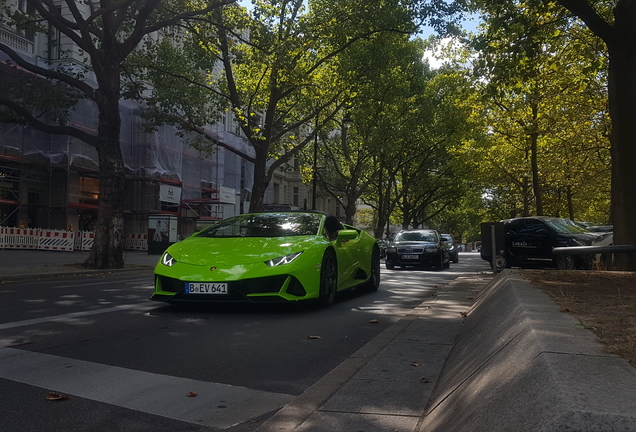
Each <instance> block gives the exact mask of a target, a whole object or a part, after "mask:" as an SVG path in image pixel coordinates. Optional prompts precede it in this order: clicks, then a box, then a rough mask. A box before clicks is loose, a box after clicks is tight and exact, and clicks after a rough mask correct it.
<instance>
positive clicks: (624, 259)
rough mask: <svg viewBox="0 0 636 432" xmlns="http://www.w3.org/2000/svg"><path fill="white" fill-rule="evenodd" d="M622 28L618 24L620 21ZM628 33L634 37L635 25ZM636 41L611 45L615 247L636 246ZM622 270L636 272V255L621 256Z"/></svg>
mask: <svg viewBox="0 0 636 432" xmlns="http://www.w3.org/2000/svg"><path fill="white" fill-rule="evenodd" d="M617 26H618V20H617ZM628 26H630V28H629V29H626V30H625V31H626V33H628V34H631V35H634V34H636V31H635V30H634V28H633V23H632V22H630V23H629V24H628ZM631 40H634V39H633V38H631V39H629V41H628V40H627V39H622V40H619V41H616V42H615V43H614V44H611V45H609V52H610V63H609V78H608V88H609V101H610V103H609V111H610V117H611V118H612V135H611V138H610V142H611V145H612V149H611V153H612V204H611V210H610V212H611V214H612V218H613V222H614V244H617V245H636V223H634V218H636V178H635V177H636V176H635V173H636V170H634V161H635V160H636V122H635V121H634V119H635V118H636V47H635V46H634V44H633V43H631ZM616 266H617V269H618V270H631V271H634V270H636V254H618V255H617V256H616Z"/></svg>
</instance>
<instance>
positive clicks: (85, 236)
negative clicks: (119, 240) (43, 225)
mask: <svg viewBox="0 0 636 432" xmlns="http://www.w3.org/2000/svg"><path fill="white" fill-rule="evenodd" d="M94 241H95V233H94V232H92V231H78V232H74V231H64V230H50V229H39V228H10V227H0V249H31V250H50V251H64V252H72V251H74V250H78V251H88V250H91V248H92V247H93V242H94ZM125 248H126V249H127V250H141V251H145V250H148V234H127V235H126V243H125Z"/></svg>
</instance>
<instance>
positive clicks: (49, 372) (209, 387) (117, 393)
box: [0, 348, 295, 429]
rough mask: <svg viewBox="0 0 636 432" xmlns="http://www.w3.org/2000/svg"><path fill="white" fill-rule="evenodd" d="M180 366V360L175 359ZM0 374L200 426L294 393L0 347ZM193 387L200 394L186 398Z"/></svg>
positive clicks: (226, 421)
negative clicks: (255, 388) (180, 376)
mask: <svg viewBox="0 0 636 432" xmlns="http://www.w3.org/2000/svg"><path fill="white" fill-rule="evenodd" d="M175 367H178V363H177V364H175ZM0 377H1V378H5V379H8V380H12V381H17V382H21V383H24V384H28V385H32V386H36V387H42V388H44V389H47V390H49V391H55V392H58V393H62V394H65V395H69V396H77V397H82V398H86V399H90V400H94V401H98V402H103V403H108V404H111V405H116V406H120V407H124V408H128V409H133V410H137V411H141V412H144V413H148V414H153V415H158V416H162V417H167V418H171V419H176V420H180V421H184V422H189V423H195V424H198V425H204V426H210V427H216V428H220V429H225V428H228V427H231V426H234V425H236V424H239V423H242V422H244V421H247V420H249V419H252V418H255V417H258V416H260V415H263V414H266V413H268V412H270V411H273V410H275V409H277V408H280V407H282V406H283V405H286V404H287V403H289V402H291V401H292V400H293V399H294V398H295V396H293V395H288V394H283V393H272V392H266V391H261V390H253V389H249V388H246V387H238V386H231V385H227V384H219V383H213V382H205V381H196V380H192V379H186V378H178V377H172V376H168V375H159V374H153V373H149V372H143V371H136V370H131V369H124V368H120V367H116V366H108V365H103V364H99V363H91V362H86V361H82V360H74V359H69V358H65V357H58V356H53V355H50V354H41V353H34V352H30V351H24V350H18V349H14V348H0ZM189 392H194V393H197V396H196V397H188V396H187V395H188V393H189Z"/></svg>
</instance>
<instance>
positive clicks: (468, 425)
mask: <svg viewBox="0 0 636 432" xmlns="http://www.w3.org/2000/svg"><path fill="white" fill-rule="evenodd" d="M419 430H420V431H426V432H429V431H454V432H461V431H471V432H473V431H610V430H611V431H636V369H635V368H633V367H632V366H630V365H629V363H627V361H626V360H624V359H623V358H621V357H619V356H617V355H614V354H608V353H606V352H603V350H602V345H601V344H600V343H598V342H597V341H596V340H595V336H594V334H593V333H592V332H591V331H589V330H587V329H585V328H583V326H582V325H581V324H580V323H579V321H577V320H576V319H575V318H574V317H572V316H571V315H569V314H565V313H560V312H559V311H558V306H556V305H555V303H554V302H553V301H551V300H550V298H549V297H548V296H547V295H546V294H545V293H543V291H541V289H539V288H537V287H535V286H533V285H531V284H530V283H529V282H528V281H526V280H524V279H523V278H521V277H520V276H519V275H518V274H516V273H515V271H513V270H505V271H504V272H502V273H501V274H500V275H499V276H498V277H497V278H495V279H494V280H493V281H492V282H491V283H490V284H489V285H488V287H486V288H485V289H484V291H483V292H482V293H481V294H480V296H479V298H478V299H477V301H476V302H475V303H474V305H473V306H472V308H471V309H470V311H469V313H468V316H467V317H466V320H465V322H464V326H463V328H462V330H461V331H460V333H459V335H458V338H457V340H456V343H455V345H454V348H453V350H452V352H451V354H450V356H449V358H448V361H447V363H446V365H445V366H444V370H443V371H442V375H441V377H440V379H439V380H438V382H437V387H436V389H435V391H434V393H433V396H432V398H431V399H430V401H429V404H428V407H427V415H425V416H424V417H423V418H422V421H421V422H420V425H419Z"/></svg>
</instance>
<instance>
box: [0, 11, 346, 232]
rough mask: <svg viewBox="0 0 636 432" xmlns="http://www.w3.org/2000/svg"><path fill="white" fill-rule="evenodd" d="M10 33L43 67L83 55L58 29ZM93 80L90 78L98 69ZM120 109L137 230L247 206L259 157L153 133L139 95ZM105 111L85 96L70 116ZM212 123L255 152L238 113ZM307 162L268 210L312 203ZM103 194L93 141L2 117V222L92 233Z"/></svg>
mask: <svg viewBox="0 0 636 432" xmlns="http://www.w3.org/2000/svg"><path fill="white" fill-rule="evenodd" d="M14 7H18V8H21V9H22V10H24V11H26V8H27V2H25V1H16V2H15V4H14ZM0 41H1V42H2V43H4V44H6V45H8V46H10V47H11V48H12V49H13V50H15V51H17V52H19V53H20V55H21V56H22V57H23V58H24V59H26V60H28V61H29V62H31V63H34V64H37V65H39V66H42V67H51V66H55V65H57V64H59V63H60V62H64V63H65V64H73V62H74V61H76V60H77V59H78V58H79V56H80V55H81V53H78V52H76V51H77V50H76V49H75V48H74V47H73V45H72V44H71V43H70V42H69V41H68V40H66V39H65V37H63V36H60V35H59V34H55V33H53V32H50V33H49V34H48V35H43V34H39V35H36V36H29V35H25V34H20V33H19V32H17V31H15V30H14V29H11V28H9V27H7V26H3V25H2V24H0ZM60 53H65V54H64V56H62V55H61V54H60ZM62 57H63V58H62ZM77 61H79V60H77ZM0 67H1V68H4V71H5V73H6V72H7V71H9V73H11V68H14V70H15V67H14V65H12V61H11V60H10V58H9V57H8V56H7V55H5V54H4V53H2V52H1V51H0ZM86 80H87V81H89V82H90V80H91V77H90V74H89V75H87V76H86ZM120 112H121V119H122V126H121V139H120V145H121V151H122V155H123V159H124V165H125V168H126V192H125V194H126V196H125V203H126V204H125V230H126V233H127V234H131V233H134V234H136V233H141V234H143V233H146V232H147V231H148V220H149V217H150V216H151V215H158V214H159V215H168V216H174V217H176V218H177V221H178V232H179V235H180V236H181V237H184V236H187V235H190V234H192V233H193V232H195V231H197V230H198V229H200V228H201V227H202V226H204V225H205V224H206V223H210V221H214V220H218V219H222V218H225V217H228V216H232V215H234V214H238V213H242V212H245V211H247V209H248V208H249V195H250V191H251V186H252V184H253V166H252V163H251V162H249V161H247V160H246V159H244V158H243V157H241V156H239V155H238V154H236V153H235V152H232V151H231V150H228V149H227V148H224V147H221V146H213V147H211V149H210V150H211V151H210V152H208V153H205V154H203V153H201V152H199V151H197V150H195V149H193V148H192V147H190V146H188V145H187V143H186V141H185V139H184V138H182V137H180V136H179V135H178V134H177V130H176V128H175V127H171V126H164V127H161V128H159V129H158V130H157V131H154V132H148V131H146V129H145V128H144V124H143V120H142V118H141V117H140V115H139V113H140V110H139V107H138V105H137V104H136V103H133V102H131V101H126V100H122V101H121V102H120ZM97 117H98V112H97V108H96V107H95V106H94V104H93V103H92V102H91V101H82V102H80V104H78V106H76V107H75V108H74V109H73V110H72V112H71V116H70V123H71V124H72V125H73V126H76V127H80V128H83V129H85V130H89V131H90V130H95V129H96V127H97ZM207 129H208V130H207V132H208V133H209V134H210V135H211V136H213V137H214V138H215V139H217V140H218V141H219V142H222V143H223V144H224V145H225V146H227V147H230V148H232V149H236V150H237V151H238V152H239V153H240V152H242V153H243V154H253V149H252V148H251V146H250V145H249V143H248V141H247V139H246V138H245V136H244V135H243V134H242V132H241V129H240V127H238V124H237V123H236V122H235V121H234V118H233V116H232V114H231V113H230V112H228V113H227V114H226V115H225V116H224V117H223V119H222V121H220V122H218V123H216V124H213V125H209V126H208V128H207ZM298 168H299V166H298V161H297V160H295V161H294V162H293V163H292V166H288V167H285V169H284V170H280V171H279V172H277V173H276V174H275V175H274V177H273V179H272V182H271V183H270V186H269V188H268V189H267V191H266V194H265V197H264V198H265V199H264V202H265V205H266V208H270V209H302V208H307V206H308V204H307V203H311V202H312V200H311V187H310V186H309V185H307V184H304V183H303V182H302V179H301V175H300V171H299V169H298ZM98 201H99V170H98V158H97V152H96V150H95V149H94V148H93V147H91V146H89V145H87V144H86V143H84V142H82V141H80V140H78V139H76V138H73V137H69V136H59V135H50V134H46V133H43V132H41V131H38V130H35V129H33V128H31V127H29V126H22V125H16V124H8V123H0V226H3V227H25V228H26V227H29V228H43V229H55V230H76V231H91V230H92V229H93V228H94V224H95V221H96V218H97V203H98ZM309 205H310V204H309ZM317 207H318V209H321V210H325V211H328V212H330V213H333V214H336V215H337V214H339V213H341V212H340V211H338V209H337V206H336V203H335V201H334V200H333V199H329V198H319V199H318V200H317Z"/></svg>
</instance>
